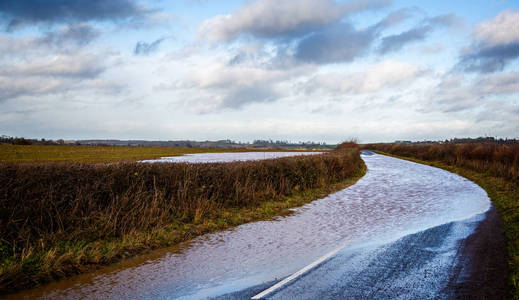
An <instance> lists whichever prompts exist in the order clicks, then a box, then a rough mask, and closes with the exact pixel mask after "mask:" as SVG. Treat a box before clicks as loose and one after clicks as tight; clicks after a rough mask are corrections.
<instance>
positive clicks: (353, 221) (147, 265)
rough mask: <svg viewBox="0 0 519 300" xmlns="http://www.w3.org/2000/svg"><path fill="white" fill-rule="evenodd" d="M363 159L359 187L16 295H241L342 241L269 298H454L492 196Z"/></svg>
mask: <svg viewBox="0 0 519 300" xmlns="http://www.w3.org/2000/svg"><path fill="white" fill-rule="evenodd" d="M363 158H364V160H365V162H366V165H367V167H368V172H367V174H366V175H365V176H364V177H363V178H362V179H361V180H359V181H358V183H357V184H355V185H354V186H352V187H350V188H348V189H345V190H342V191H340V192H337V193H335V194H332V195H330V196H328V197H326V198H323V199H321V200H317V201H314V202H312V203H310V204H307V205H305V206H303V207H301V208H298V209H295V211H296V213H295V214H294V215H291V216H288V217H284V218H277V219H276V220H274V221H264V222H255V223H249V224H244V225H241V226H238V227H237V228H235V229H234V230H230V231H224V232H220V233H215V234H210V235H205V236H202V237H200V238H196V239H194V240H193V241H192V242H190V243H185V244H182V245H180V246H179V247H175V248H171V249H165V250H161V251H157V252H154V253H152V254H151V255H148V256H141V257H139V258H136V259H133V260H129V261H126V262H123V263H120V264H117V265H114V266H111V267H109V268H105V269H102V270H99V271H98V272H95V273H92V274H85V275H80V276H76V277H74V278H70V279H68V280H64V281H60V282H57V283H54V284H50V285H48V286H45V287H43V288H39V289H36V290H32V291H28V292H25V293H23V294H19V295H16V296H14V297H17V298H19V297H30V298H32V297H43V298H49V299H59V298H69V299H80V298H83V299H121V298H126V299H128V298H131V299H177V298H180V299H203V298H208V297H218V296H222V297H224V298H232V299H236V298H239V299H242V298H247V297H250V296H252V295H254V294H255V293H259V292H261V291H262V290H264V289H266V288H268V287H270V286H271V285H273V284H274V283H276V282H277V281H279V280H280V279H282V278H285V277H286V276H289V275H291V274H293V273H294V272H296V271H298V270H299V269H301V268H302V267H304V266H306V265H308V264H310V263H311V262H313V261H315V260H316V259H318V258H319V257H321V256H322V255H323V254H325V253H328V252H329V251H331V250H332V249H334V248H336V247H337V246H338V245H341V244H343V243H347V244H348V246H346V247H345V248H344V249H342V250H341V251H340V252H339V253H337V254H336V255H335V256H333V257H332V258H330V259H329V260H327V261H326V262H325V263H323V264H321V265H319V266H318V267H316V268H315V269H313V270H311V271H310V272H308V273H307V274H305V275H304V276H302V277H300V278H298V279H297V280H295V281H294V282H293V283H292V284H290V285H288V286H286V287H285V288H283V289H281V290H279V291H277V292H276V293H273V294H271V295H269V297H272V298H273V299H278V298H279V299H287V298H288V299H290V298H293V299H302V298H308V299H311V298H322V297H323V298H326V299H330V298H331V299H333V298H338V299H340V298H344V297H346V298H347V297H350V296H351V297H353V298H372V296H378V298H395V297H396V298H399V297H400V298H403V299H405V298H406V296H397V295H405V294H406V293H407V294H409V291H412V293H411V294H409V295H414V297H413V298H416V297H424V298H430V296H431V295H436V296H438V297H440V298H442V297H448V295H446V294H444V292H442V290H443V289H444V285H445V284H446V279H445V277H447V274H448V273H446V272H445V270H448V269H449V268H450V267H451V266H452V265H453V264H454V262H455V261H456V251H455V250H456V247H457V245H458V242H459V241H460V240H461V239H464V238H465V237H467V236H468V235H469V234H470V233H471V232H472V231H473V230H474V228H475V224H476V223H477V220H479V219H480V218H481V215H480V216H477V215H478V214H482V213H484V212H485V211H487V210H488V208H489V207H490V202H489V199H488V197H487V195H486V193H485V192H484V191H483V190H482V189H481V188H480V187H478V186H477V185H475V184H474V183H472V182H470V181H468V180H466V179H464V178H462V177H459V176H457V175H455V174H452V173H449V172H446V171H444V170H441V169H437V168H432V167H429V166H425V165H420V164H416V163H412V162H408V161H404V160H399V159H395V158H391V157H387V156H382V155H363ZM469 218H471V219H470V220H467V219H469ZM478 218H479V219H478ZM395 259H396V260H395ZM379 279H380V280H379ZM382 279H383V280H382ZM375 281H376V282H379V281H380V284H378V285H373V282H375ZM370 287H371V289H370ZM301 291H303V292H304V293H301Z"/></svg>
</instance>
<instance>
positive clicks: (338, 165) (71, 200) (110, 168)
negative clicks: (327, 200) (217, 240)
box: [0, 148, 363, 293]
mask: <svg viewBox="0 0 519 300" xmlns="http://www.w3.org/2000/svg"><path fill="white" fill-rule="evenodd" d="M362 166H363V163H362V160H361V159H360V155H359V151H358V149H352V148H346V149H342V150H341V151H336V152H333V153H329V154H324V155H315V156H301V157H290V158H282V159H276V160H265V161H253V162H234V163H209V164H185V163H184V164H170V163H167V164H165V163H163V164H160V163H159V164H146V163H112V164H87V163H45V164H43V163H31V164H13V163H0V207H1V208H2V209H1V211H0V232H1V236H0V255H1V260H0V267H1V269H0V293H1V292H2V291H3V292H6V291H9V290H14V289H17V288H19V287H20V285H34V284H37V283H38V282H40V281H47V280H48V279H50V278H59V277H62V276H64V275H67V274H66V273H70V272H81V271H82V270H81V269H80V268H78V266H81V265H86V264H96V263H109V262H113V261H114V259H115V260H117V257H115V258H114V256H113V255H110V253H109V252H110V251H112V250H113V249H112V248H110V247H108V246H106V245H108V244H109V243H110V242H111V241H113V240H117V241H122V242H121V243H128V241H129V240H132V239H134V240H135V239H138V238H141V237H143V236H145V237H146V239H150V236H151V237H152V238H153V239H169V236H170V235H171V231H168V230H169V229H171V228H174V229H175V230H176V229H178V228H183V229H185V228H186V226H187V225H189V224H195V225H196V224H198V223H201V222H204V221H205V220H207V219H211V218H219V217H221V215H222V214H221V213H219V212H221V211H224V210H226V209H227V210H229V209H231V210H233V209H236V210H239V209H241V208H246V207H257V206H259V205H261V204H262V203H264V202H268V201H271V200H272V199H279V198H283V197H286V196H290V195H292V194H294V193H297V192H301V191H306V190H311V189H318V188H323V187H325V186H327V185H330V184H334V183H338V182H341V181H344V180H346V179H348V178H352V177H354V176H355V175H357V174H359V170H360V169H361V168H362ZM223 222H226V220H223ZM231 223H232V222H231ZM223 227H225V226H223ZM168 228H169V229H168ZM158 229H160V230H165V231H161V232H160V234H159V233H157V232H158V231H157V230H158ZM201 232H204V230H202V231H201ZM151 233H153V234H151ZM150 234H151V235H150ZM189 236H192V235H189ZM179 240H182V239H178V238H171V239H170V240H168V241H167V243H160V242H158V243H157V242H150V241H146V242H145V243H141V244H140V245H141V246H142V245H143V246H142V247H144V248H146V247H149V245H152V246H151V247H152V248H153V247H156V246H157V245H158V246H164V245H165V244H166V245H168V244H170V242H178V241H179ZM99 241H103V243H101V244H99V243H100V242H99ZM94 244H95V245H96V246H95V249H96V251H97V252H96V255H97V257H93V256H92V255H91V253H90V254H88V253H89V252H88V251H86V250H85V249H87V250H88V249H90V248H92V247H91V245H94ZM119 244H120V243H119ZM99 245H101V246H99ZM89 247H90V248H89ZM127 248H128V249H132V251H134V252H135V251H136V250H135V247H133V248H131V247H127ZM71 249H72V250H71ZM76 250H77V251H76ZM67 251H68V252H67ZM85 251H86V252H85ZM103 251H104V252H106V253H104V252H103ZM121 251H124V249H122V250H121ZM141 251H142V249H141ZM136 252H139V251H138V250H137V251H136ZM64 253H72V254H70V255H69V256H74V258H73V259H71V258H70V257H69V258H68V259H69V260H70V261H71V262H70V264H74V265H75V266H74V268H73V269H74V270H71V271H70V270H69V271H64V270H63V268H64V266H63V263H61V264H56V263H55V261H56V260H64V259H65V258H63V254H64ZM100 253H101V254H100ZM99 255H103V256H104V257H98V256H99ZM122 256H125V255H122ZM106 257H108V258H109V259H108V258H106ZM118 257H119V258H120V257H121V255H118ZM72 260H73V262H72ZM58 268H60V269H58ZM43 273H45V274H43Z"/></svg>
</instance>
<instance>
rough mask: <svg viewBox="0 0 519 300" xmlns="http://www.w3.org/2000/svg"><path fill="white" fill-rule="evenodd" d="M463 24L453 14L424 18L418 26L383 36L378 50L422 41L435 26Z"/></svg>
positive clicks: (380, 51) (382, 52)
mask: <svg viewBox="0 0 519 300" xmlns="http://www.w3.org/2000/svg"><path fill="white" fill-rule="evenodd" d="M463 24H464V22H463V19H461V18H460V17H458V16H456V15H454V14H446V15H439V16H436V17H433V18H426V19H424V20H423V21H422V22H421V23H420V24H419V25H418V26H416V27H414V28H411V29H409V30H407V31H404V32H402V33H399V34H395V35H390V36H387V37H384V38H383V39H382V41H381V44H380V47H379V48H378V52H379V53H380V54H386V53H389V52H395V51H398V50H400V49H402V48H403V47H404V46H406V45H408V44H410V43H413V42H418V41H423V40H425V39H426V38H427V36H428V35H429V34H430V33H431V32H432V31H433V30H435V29H436V28H439V27H447V28H460V27H462V26H463Z"/></svg>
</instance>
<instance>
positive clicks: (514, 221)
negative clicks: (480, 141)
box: [366, 144, 519, 299]
mask: <svg viewBox="0 0 519 300" xmlns="http://www.w3.org/2000/svg"><path fill="white" fill-rule="evenodd" d="M477 146H479V150H478V151H481V149H482V148H483V147H481V145H477ZM406 147H408V148H409V147H414V146H401V145H388V144H385V145H368V146H366V148H368V149H372V150H374V151H376V152H379V153H382V154H388V155H391V156H395V157H398V158H403V159H407V160H411V161H414V162H418V163H422V164H427V165H431V166H435V167H439V168H442V169H445V170H448V171H450V172H453V173H457V174H459V175H461V176H463V177H465V178H467V179H470V180H472V181H474V182H475V183H476V184H478V185H479V186H481V187H482V188H483V189H484V190H485V191H486V192H487V194H488V196H489V197H490V199H491V200H492V203H493V204H494V206H495V207H496V208H497V210H498V212H499V215H500V216H501V218H502V220H503V227H504V228H503V229H504V232H505V236H506V239H507V250H508V264H509V276H508V277H509V286H510V298H512V299H519V183H518V181H517V180H514V178H515V177H514V176H516V174H517V169H514V168H515V165H514V164H515V163H517V161H514V160H509V162H510V163H509V164H508V165H506V164H503V163H502V161H501V162H499V161H493V162H492V161H490V160H492V157H493V155H489V156H486V157H481V156H480V157H479V159H478V158H476V157H475V156H471V155H463V156H459V157H458V158H459V159H457V160H452V159H450V157H452V156H450V155H449V152H451V153H452V152H455V151H456V150H458V152H457V153H458V154H460V153H462V152H461V151H459V147H464V151H466V152H465V153H470V151H469V150H470V149H469V147H467V146H466V145H463V146H459V145H454V147H453V145H446V146H443V147H444V149H442V150H443V154H440V155H438V153H442V152H441V151H440V152H439V151H438V149H439V147H442V146H439V145H434V147H435V149H434V150H431V148H427V146H420V147H421V149H420V150H421V152H415V151H416V149H413V148H411V149H405V148H406ZM424 147H425V148H424ZM429 147H432V146H429ZM447 147H450V150H446V148H447ZM490 147H492V148H494V150H496V151H495V152H494V153H502V151H501V152H500V151H499V147H495V146H490ZM490 147H488V148H487V150H488V149H489V148H490ZM456 148H458V149H456ZM474 149H476V148H474ZM516 149H518V148H516ZM377 150H378V151H377ZM516 151H517V150H516ZM428 152H429V157H427V153H428ZM431 153H436V154H435V155H432V154H431ZM494 153H490V154H494ZM511 153H512V154H511V155H510V156H512V157H513V156H515V155H516V153H515V152H511ZM416 156H420V159H418V158H416ZM442 159H443V160H442ZM507 168H508V169H507Z"/></svg>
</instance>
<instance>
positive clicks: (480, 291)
mask: <svg viewBox="0 0 519 300" xmlns="http://www.w3.org/2000/svg"><path fill="white" fill-rule="evenodd" d="M458 259H459V263H458V264H457V266H456V267H455V270H454V272H453V276H452V277H451V280H450V284H449V285H450V288H452V293H454V295H453V296H454V298H456V299H507V298H508V285H507V281H508V280H507V278H508V265H507V251H506V238H505V235H504V232H503V223H502V221H501V218H500V217H499V214H498V213H497V210H496V209H495V208H494V206H492V207H491V208H490V209H489V210H488V211H487V213H486V216H485V219H484V220H483V221H481V222H480V223H479V224H478V227H477V229H476V230H475V232H474V233H473V234H471V235H470V236H469V237H468V238H467V239H466V240H464V241H463V242H462V244H461V246H460V250H459V252H458Z"/></svg>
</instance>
